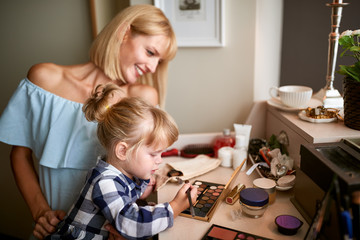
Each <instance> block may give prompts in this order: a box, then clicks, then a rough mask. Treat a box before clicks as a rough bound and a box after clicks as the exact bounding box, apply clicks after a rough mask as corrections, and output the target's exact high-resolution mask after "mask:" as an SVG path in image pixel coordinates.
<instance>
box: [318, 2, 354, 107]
mask: <svg viewBox="0 0 360 240" xmlns="http://www.w3.org/2000/svg"><path fill="white" fill-rule="evenodd" d="M346 5H348V3H343V1H342V0H333V2H332V3H328V4H326V6H329V7H331V8H332V13H331V32H330V34H329V48H328V62H327V74H326V85H325V87H324V88H322V89H321V90H320V91H319V92H318V93H316V94H315V97H316V98H318V99H320V100H321V101H322V102H323V105H324V107H325V108H343V107H344V99H343V98H342V96H341V95H340V93H339V91H338V90H337V89H335V88H334V80H335V68H336V57H337V52H338V45H339V27H340V21H341V17H342V9H343V7H344V6H346Z"/></svg>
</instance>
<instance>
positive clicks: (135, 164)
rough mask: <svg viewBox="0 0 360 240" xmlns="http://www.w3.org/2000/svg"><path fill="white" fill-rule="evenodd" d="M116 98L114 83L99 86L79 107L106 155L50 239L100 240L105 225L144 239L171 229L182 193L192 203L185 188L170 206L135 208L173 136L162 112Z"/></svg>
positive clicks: (134, 100)
mask: <svg viewBox="0 0 360 240" xmlns="http://www.w3.org/2000/svg"><path fill="white" fill-rule="evenodd" d="M121 94H122V92H121V90H120V89H119V87H118V86H117V85H115V84H112V83H110V84H107V85H104V86H102V85H99V86H98V87H96V89H95V91H94V93H93V95H92V97H91V98H90V99H89V100H88V101H87V102H86V103H85V105H84V107H83V111H84V112H85V117H86V119H87V120H88V121H96V122H98V127H97V135H98V138H99V141H100V143H101V144H102V145H103V146H104V148H105V149H106V151H107V155H106V156H105V157H104V158H102V159H99V162H98V164H97V165H96V167H95V168H93V169H92V170H91V171H90V172H89V174H88V177H87V180H86V184H85V186H84V188H83V189H82V191H81V195H80V197H79V198H78V200H77V202H76V203H75V204H74V205H73V207H72V208H71V209H70V211H69V214H68V216H67V217H66V218H65V219H64V220H63V221H62V222H61V223H60V225H59V229H58V231H57V232H56V233H54V234H53V235H51V236H48V238H50V239H63V238H66V239H78V238H81V239H106V238H107V236H108V231H107V230H106V229H105V227H104V226H105V225H106V224H108V223H110V224H111V225H112V226H114V227H115V228H116V230H117V231H118V232H119V233H120V234H121V235H122V236H123V237H125V238H127V239H146V238H149V237H151V236H153V235H155V234H157V233H159V232H161V231H163V230H165V229H167V228H169V227H171V226H172V225H173V221H174V218H175V217H176V216H177V215H178V214H179V213H180V212H182V211H183V210H185V209H186V208H188V207H189V202H188V198H187V194H186V191H187V190H188V189H189V191H191V192H190V193H191V198H192V200H193V201H195V200H196V192H197V190H196V188H194V187H193V186H191V185H190V184H185V185H184V186H182V187H181V189H180V190H179V192H178V193H177V195H176V196H175V198H174V199H173V200H172V201H171V202H170V203H163V204H157V205H155V206H139V205H137V203H136V200H137V199H139V198H140V197H141V198H145V197H147V196H146V195H148V194H149V193H150V192H151V191H148V189H147V191H146V193H145V194H144V192H145V190H146V188H147V187H148V185H149V182H150V177H151V176H152V174H153V173H154V172H155V171H156V170H157V169H158V168H159V164H160V163H161V162H162V159H161V153H162V152H163V150H165V149H166V148H167V147H169V146H170V145H171V144H172V143H173V142H174V141H176V140H177V137H178V134H179V133H178V129H177V126H176V124H175V122H174V121H173V119H172V118H171V117H170V116H169V115H168V114H166V113H165V112H164V111H162V110H161V109H159V108H156V107H153V106H150V105H148V104H146V103H145V102H144V101H142V100H140V99H138V98H123V99H121ZM119 99H121V100H120V101H119ZM149 187H150V186H149Z"/></svg>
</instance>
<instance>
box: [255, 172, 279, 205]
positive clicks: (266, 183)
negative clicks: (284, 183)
mask: <svg viewBox="0 0 360 240" xmlns="http://www.w3.org/2000/svg"><path fill="white" fill-rule="evenodd" d="M253 185H254V187H255V188H261V189H264V190H265V191H266V192H267V193H268V194H269V204H272V203H273V202H274V201H275V198H276V182H275V181H274V180H272V179H269V178H257V179H255V180H254V181H253Z"/></svg>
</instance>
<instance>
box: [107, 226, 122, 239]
mask: <svg viewBox="0 0 360 240" xmlns="http://www.w3.org/2000/svg"><path fill="white" fill-rule="evenodd" d="M105 228H106V230H108V231H109V240H126V239H125V238H124V237H123V236H121V235H120V233H118V231H116V229H115V228H114V227H113V226H112V225H111V224H110V223H108V224H106V225H105Z"/></svg>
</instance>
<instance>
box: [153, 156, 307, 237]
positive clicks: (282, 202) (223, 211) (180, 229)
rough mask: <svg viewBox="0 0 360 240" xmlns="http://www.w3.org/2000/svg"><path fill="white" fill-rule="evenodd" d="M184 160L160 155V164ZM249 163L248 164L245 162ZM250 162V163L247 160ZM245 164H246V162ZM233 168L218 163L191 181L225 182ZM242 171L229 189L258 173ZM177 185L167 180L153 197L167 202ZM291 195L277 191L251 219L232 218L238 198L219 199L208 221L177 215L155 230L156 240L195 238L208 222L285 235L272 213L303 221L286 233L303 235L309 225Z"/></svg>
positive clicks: (247, 183) (264, 234)
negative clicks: (230, 200)
mask: <svg viewBox="0 0 360 240" xmlns="http://www.w3.org/2000/svg"><path fill="white" fill-rule="evenodd" d="M180 160H186V159H184V158H180V157H169V158H163V164H165V163H166V162H172V161H180ZM248 165H249V164H248ZM250 165H251V164H250ZM248 167H249V166H248ZM233 172H234V170H233V169H232V168H227V167H221V166H219V167H218V168H216V169H215V170H213V171H210V172H208V173H206V174H203V175H201V176H198V177H195V178H193V179H191V180H190V182H191V183H193V182H194V181H195V180H201V181H207V182H213V183H221V184H226V183H227V182H228V181H229V179H230V178H231V176H232V174H233ZM245 172H246V171H239V173H238V175H237V176H235V177H234V181H233V182H232V184H231V185H230V186H229V188H228V189H230V190H231V189H232V188H233V187H234V186H236V185H237V184H239V183H243V184H245V186H246V187H252V181H253V180H254V179H255V178H258V177H259V175H258V174H257V173H256V172H255V171H254V172H253V173H252V174H251V175H250V176H248V175H246V174H245ZM180 187H181V185H180V184H177V183H170V182H168V183H167V184H166V185H165V186H164V187H162V188H161V189H160V190H159V191H158V193H157V198H158V199H157V200H158V202H159V203H161V202H169V201H171V200H172V199H173V198H174V196H175V195H176V193H177V191H178V190H179V188H180ZM292 195H293V190H288V191H284V192H282V191H277V193H276V200H275V202H274V203H273V204H270V205H269V206H268V208H267V209H266V211H265V213H264V215H263V216H262V217H260V218H257V219H254V218H250V217H247V216H243V215H241V214H240V217H239V218H237V219H235V220H233V219H232V217H231V211H232V210H237V209H239V208H240V203H239V201H236V202H235V203H234V205H229V204H226V203H225V201H222V202H221V203H220V205H219V206H218V207H217V208H216V211H215V213H214V215H213V217H212V219H211V220H210V221H209V222H205V221H200V220H196V219H192V218H188V217H183V216H178V217H177V218H175V220H174V226H173V227H172V228H169V229H167V230H165V231H163V232H161V233H159V240H167V239H187V240H192V239H194V240H199V239H201V238H202V237H203V236H204V235H205V234H206V233H207V231H208V230H209V228H210V227H211V225H212V224H216V225H220V226H224V227H227V228H231V229H236V230H239V231H242V232H246V233H250V234H254V235H258V236H262V237H266V238H271V239H277V240H281V239H289V236H286V235H283V234H281V233H279V232H278V230H277V226H276V224H275V222H274V221H275V217H276V216H278V215H282V214H288V215H293V216H295V217H297V218H299V219H300V220H301V221H303V222H304V224H303V226H302V227H301V228H300V229H299V231H298V232H297V234H296V235H293V236H290V237H291V239H303V238H304V236H305V235H306V232H307V230H308V227H309V225H308V224H307V223H306V221H305V220H304V218H303V217H302V216H301V214H300V213H299V212H298V211H297V210H296V208H295V207H294V205H293V204H292V203H291V202H290V197H291V196H292Z"/></svg>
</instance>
